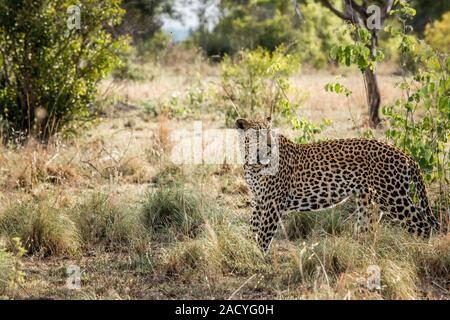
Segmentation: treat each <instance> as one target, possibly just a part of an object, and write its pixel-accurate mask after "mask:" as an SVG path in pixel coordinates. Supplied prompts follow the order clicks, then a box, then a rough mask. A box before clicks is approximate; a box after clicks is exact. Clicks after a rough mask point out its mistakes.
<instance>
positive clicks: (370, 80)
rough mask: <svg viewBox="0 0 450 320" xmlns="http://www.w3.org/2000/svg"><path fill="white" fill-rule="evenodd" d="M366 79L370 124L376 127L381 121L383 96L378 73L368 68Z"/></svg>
mask: <svg viewBox="0 0 450 320" xmlns="http://www.w3.org/2000/svg"><path fill="white" fill-rule="evenodd" d="M364 80H365V82H366V95H367V105H368V108H369V126H370V127H371V128H374V129H375V128H376V127H377V126H378V125H379V124H380V122H381V120H380V115H379V110H380V102H381V98H380V90H379V89H378V83H377V75H376V74H375V72H374V71H373V70H371V69H370V68H367V69H366V71H364Z"/></svg>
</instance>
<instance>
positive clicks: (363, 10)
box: [346, 0, 367, 18]
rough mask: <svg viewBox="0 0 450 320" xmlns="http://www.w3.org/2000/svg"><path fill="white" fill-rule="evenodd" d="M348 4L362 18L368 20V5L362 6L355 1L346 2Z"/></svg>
mask: <svg viewBox="0 0 450 320" xmlns="http://www.w3.org/2000/svg"><path fill="white" fill-rule="evenodd" d="M346 2H347V3H348V5H349V6H350V7H351V8H352V9H354V10H356V12H358V13H359V14H360V15H361V16H362V17H364V18H367V5H366V6H361V5H359V4H357V3H356V2H355V1H354V0H346Z"/></svg>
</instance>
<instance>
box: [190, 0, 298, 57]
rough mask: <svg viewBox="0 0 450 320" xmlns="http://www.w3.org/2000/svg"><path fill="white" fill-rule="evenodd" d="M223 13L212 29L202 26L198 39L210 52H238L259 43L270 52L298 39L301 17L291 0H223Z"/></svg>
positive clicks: (220, 53)
mask: <svg viewBox="0 0 450 320" xmlns="http://www.w3.org/2000/svg"><path fill="white" fill-rule="evenodd" d="M219 9H220V10H221V15H220V19H219V21H218V23H217V25H216V26H215V27H214V29H213V30H212V31H211V32H207V31H206V30H204V29H206V28H200V31H198V32H196V33H195V34H194V35H193V37H194V42H196V43H198V45H200V47H201V48H202V49H203V50H204V51H205V52H206V54H207V55H208V56H220V57H222V56H224V55H234V54H235V53H237V52H239V51H240V50H241V49H249V50H254V49H256V48H258V47H261V48H264V49H266V50H268V51H270V52H272V51H274V50H275V49H276V48H277V47H279V46H280V45H283V44H288V43H293V42H294V41H295V28H296V24H297V23H298V19H297V17H296V16H295V14H294V9H293V6H292V2H291V1H290V0H276V1H258V2H254V1H244V2H242V3H237V2H236V1H221V2H220V7H219Z"/></svg>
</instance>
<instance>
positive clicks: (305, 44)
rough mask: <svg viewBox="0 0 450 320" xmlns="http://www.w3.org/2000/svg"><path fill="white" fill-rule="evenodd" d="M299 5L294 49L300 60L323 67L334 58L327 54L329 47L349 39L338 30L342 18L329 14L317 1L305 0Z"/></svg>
mask: <svg viewBox="0 0 450 320" xmlns="http://www.w3.org/2000/svg"><path fill="white" fill-rule="evenodd" d="M299 7H300V12H301V13H302V18H303V19H302V22H301V24H300V27H299V30H298V32H297V33H296V34H297V37H296V41H297V42H296V43H297V44H296V49H297V50H298V52H299V54H300V56H301V59H302V61H304V62H305V63H308V64H310V65H312V66H314V67H315V68H324V67H326V66H327V65H329V64H331V63H334V62H335V61H334V59H332V58H331V57H330V56H329V52H330V51H331V49H332V48H333V47H334V46H336V45H339V44H341V43H342V42H349V41H351V38H350V37H349V36H348V35H341V33H340V32H338V30H339V29H340V26H342V20H341V19H340V18H338V17H337V16H335V15H334V14H330V11H329V10H328V9H327V8H325V7H324V6H323V5H322V4H321V3H319V2H317V1H313V0H306V1H304V2H303V3H301V4H300V5H299ZM318 26H320V27H318Z"/></svg>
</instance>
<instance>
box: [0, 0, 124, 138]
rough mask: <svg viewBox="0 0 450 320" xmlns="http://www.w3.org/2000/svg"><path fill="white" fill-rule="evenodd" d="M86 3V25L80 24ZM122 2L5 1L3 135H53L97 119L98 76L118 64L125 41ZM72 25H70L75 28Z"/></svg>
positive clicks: (0, 79)
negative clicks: (93, 111)
mask: <svg viewBox="0 0 450 320" xmlns="http://www.w3.org/2000/svg"><path fill="white" fill-rule="evenodd" d="M74 4H77V5H78V6H79V7H78V8H79V9H80V13H81V17H80V28H79V29H78V28H77V27H76V25H73V26H72V25H70V23H72V22H75V21H76V19H74V17H75V16H76V11H75V13H73V11H71V8H74V7H73V6H72V5H74ZM122 14H123V10H122V9H121V8H120V0H106V1H101V2H98V1H94V0H83V1H81V2H79V3H75V2H73V1H71V0H51V1H34V0H18V1H9V0H2V1H0V48H1V51H2V52H1V57H0V84H1V85H0V124H1V130H2V132H3V136H6V137H7V138H17V137H18V136H21V137H22V136H25V137H28V136H30V135H32V136H35V137H37V138H38V139H39V140H47V139H48V138H49V137H50V136H51V135H53V134H54V133H56V132H60V131H64V132H65V133H67V134H68V133H74V132H76V131H77V130H78V128H79V127H80V125H81V124H82V123H84V122H85V120H87V119H88V118H89V117H90V114H89V108H90V107H91V106H92V104H93V103H94V99H95V94H96V86H97V84H98V82H99V81H100V80H101V79H102V78H103V77H104V76H105V75H106V74H107V73H108V72H109V71H110V70H111V69H112V68H113V67H114V66H115V65H116V64H117V63H118V55H117V53H118V52H119V51H120V49H121V47H122V45H123V43H124V41H123V39H122V38H119V39H114V38H113V37H112V35H111V34H110V33H108V31H107V26H108V25H115V24H118V23H119V22H120V19H121V16H122ZM69 27H70V28H69Z"/></svg>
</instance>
